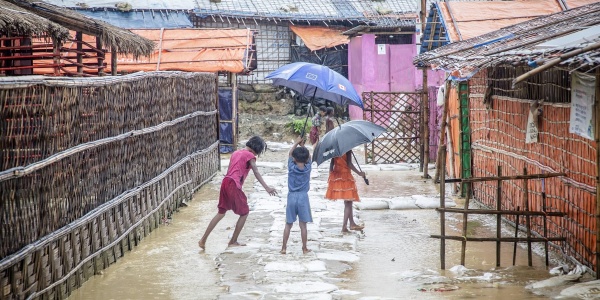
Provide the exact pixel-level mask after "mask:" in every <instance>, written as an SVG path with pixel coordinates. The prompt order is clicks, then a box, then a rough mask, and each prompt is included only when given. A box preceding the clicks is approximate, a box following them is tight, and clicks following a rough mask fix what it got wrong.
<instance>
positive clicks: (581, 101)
mask: <svg viewBox="0 0 600 300" xmlns="http://www.w3.org/2000/svg"><path fill="white" fill-rule="evenodd" d="M595 86H596V78H595V77H594V76H591V75H586V74H583V73H578V72H573V73H572V76H571V118H570V120H569V133H574V134H577V135H580V136H582V137H585V138H588V139H590V140H593V139H594V120H593V112H594V98H595V96H594V95H595V92H596V91H595Z"/></svg>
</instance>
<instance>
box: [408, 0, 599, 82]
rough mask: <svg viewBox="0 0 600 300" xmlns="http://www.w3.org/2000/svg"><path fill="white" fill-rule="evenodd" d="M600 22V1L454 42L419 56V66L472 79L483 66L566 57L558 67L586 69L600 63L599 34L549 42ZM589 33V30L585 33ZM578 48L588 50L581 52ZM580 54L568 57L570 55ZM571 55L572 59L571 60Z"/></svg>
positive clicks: (524, 63)
mask: <svg viewBox="0 0 600 300" xmlns="http://www.w3.org/2000/svg"><path fill="white" fill-rule="evenodd" d="M598 25H600V2H597V3H594V4H589V5H585V6H581V7H578V8H574V9H570V10H566V11H564V12H559V13H555V14H552V15H548V16H544V17H539V18H536V19H533V20H530V21H526V22H523V23H519V24H516V25H512V26H509V27H505V28H502V29H500V30H496V31H493V32H490V33H487V34H484V35H482V36H479V37H475V38H471V39H468V40H464V41H461V42H456V43H452V44H449V45H446V46H443V47H441V48H438V49H435V50H433V51H429V52H425V53H423V54H421V55H419V56H417V57H416V58H415V59H414V60H413V62H414V64H415V65H417V66H430V67H432V68H434V69H443V70H446V71H450V72H452V73H453V74H452V75H453V76H454V77H456V78H457V79H459V80H461V79H468V78H469V77H470V76H472V75H474V74H475V73H477V72H478V71H479V70H480V69H483V68H486V67H490V66H496V65H500V64H510V65H514V66H516V65H530V66H534V67H535V66H536V65H540V64H542V63H545V62H547V61H549V60H551V59H553V58H557V57H561V56H563V57H564V58H565V59H563V60H561V61H560V63H559V64H557V66H559V67H562V68H566V69H579V70H585V69H590V68H595V67H596V66H597V65H600V49H597V48H593V47H590V46H591V45H594V44H595V43H598V42H600V39H599V38H598V37H596V36H583V37H579V40H577V39H575V40H574V41H575V42H571V43H568V44H565V45H562V46H560V45H559V46H556V47H550V46H547V45H545V44H544V43H545V42H550V44H552V42H551V41H554V40H556V39H558V38H560V37H566V36H572V35H573V34H576V33H578V32H580V31H583V30H586V29H588V28H590V27H592V26H598ZM583 34H584V35H585V33H583ZM575 50H585V51H582V52H581V53H578V52H573V51H575ZM568 53H572V54H576V55H573V56H569V57H565V55H566V54H568ZM567 58H568V59H567Z"/></svg>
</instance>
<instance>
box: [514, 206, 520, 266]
mask: <svg viewBox="0 0 600 300" xmlns="http://www.w3.org/2000/svg"><path fill="white" fill-rule="evenodd" d="M520 208H521V207H520V206H517V211H519V210H520ZM518 237H519V215H517V218H516V220H515V238H518ZM516 262H517V242H515V244H514V245H513V266H514V265H515V264H516Z"/></svg>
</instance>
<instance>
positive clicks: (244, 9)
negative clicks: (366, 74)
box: [194, 0, 420, 25]
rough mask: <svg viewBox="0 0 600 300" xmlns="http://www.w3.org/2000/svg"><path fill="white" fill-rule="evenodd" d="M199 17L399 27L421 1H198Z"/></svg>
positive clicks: (196, 11) (415, 10)
mask: <svg viewBox="0 0 600 300" xmlns="http://www.w3.org/2000/svg"><path fill="white" fill-rule="evenodd" d="M196 1H197V7H198V8H197V9H195V10H194V12H195V13H196V14H197V15H198V16H201V17H203V16H218V17H225V18H263V19H269V18H270V19H276V21H277V20H297V21H308V22H310V21H345V20H350V21H364V20H370V21H373V22H376V23H377V24H378V25H384V24H385V23H386V22H387V23H389V24H396V23H398V21H399V20H400V19H406V17H404V18H402V16H405V15H407V14H414V13H416V12H418V10H419V4H420V0H384V1H367V0H320V1H315V0H260V1H258V0H222V1H220V2H218V3H214V2H211V1H210V0H196Z"/></svg>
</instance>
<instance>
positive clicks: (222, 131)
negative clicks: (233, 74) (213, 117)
mask: <svg viewBox="0 0 600 300" xmlns="http://www.w3.org/2000/svg"><path fill="white" fill-rule="evenodd" d="M232 102H233V92H232V90H231V89H225V88H222V89H219V120H220V123H219V141H220V142H221V144H225V145H222V146H221V148H220V151H221V153H230V152H233V148H234V147H233V124H232V123H231V122H232V121H233V119H234V116H233V111H232V107H233V106H232ZM235 103H236V105H237V101H235ZM235 119H236V120H235V122H237V118H235Z"/></svg>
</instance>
